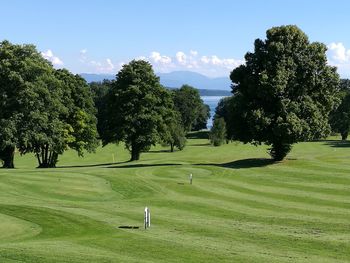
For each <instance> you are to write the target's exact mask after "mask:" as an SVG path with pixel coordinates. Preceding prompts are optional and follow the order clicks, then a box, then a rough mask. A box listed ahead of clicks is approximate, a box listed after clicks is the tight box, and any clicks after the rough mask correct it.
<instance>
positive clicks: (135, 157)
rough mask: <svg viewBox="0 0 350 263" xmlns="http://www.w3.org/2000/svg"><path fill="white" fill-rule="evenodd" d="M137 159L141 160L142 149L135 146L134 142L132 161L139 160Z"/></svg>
mask: <svg viewBox="0 0 350 263" xmlns="http://www.w3.org/2000/svg"><path fill="white" fill-rule="evenodd" d="M137 160H140V150H139V148H138V147H136V146H135V144H132V146H131V159H130V161H137Z"/></svg>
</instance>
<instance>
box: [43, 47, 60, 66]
mask: <svg viewBox="0 0 350 263" xmlns="http://www.w3.org/2000/svg"><path fill="white" fill-rule="evenodd" d="M41 55H42V56H43V58H45V59H47V60H48V61H50V62H51V63H52V64H53V65H54V66H61V65H63V62H62V60H61V59H60V58H59V57H56V56H55V55H54V54H53V52H52V50H51V49H48V50H47V51H46V52H41Z"/></svg>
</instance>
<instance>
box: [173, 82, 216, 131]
mask: <svg viewBox="0 0 350 263" xmlns="http://www.w3.org/2000/svg"><path fill="white" fill-rule="evenodd" d="M173 99H174V105H175V109H176V110H177V111H178V112H180V114H181V120H182V124H183V126H184V128H185V131H186V132H189V131H191V130H192V129H194V128H195V125H196V123H197V124H198V126H199V127H201V126H203V121H204V119H205V118H206V117H207V116H208V115H207V114H206V113H207V112H206V110H207V108H206V106H204V104H203V100H202V99H201V97H200V95H199V92H198V90H197V89H195V88H193V87H191V86H189V85H183V86H182V87H181V88H180V89H177V90H174V96H173ZM209 117H210V115H209ZM209 117H207V118H206V119H205V122H206V120H207V119H208V118H209ZM197 128H198V127H197Z"/></svg>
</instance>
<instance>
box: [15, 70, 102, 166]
mask: <svg viewBox="0 0 350 263" xmlns="http://www.w3.org/2000/svg"><path fill="white" fill-rule="evenodd" d="M38 80H40V81H38V82H37V83H35V85H34V86H33V91H35V92H36V93H37V95H38V99H37V102H36V103H35V104H33V103H31V100H28V101H27V102H26V105H28V107H27V108H28V109H30V116H29V119H28V121H26V122H25V123H24V124H23V125H22V126H21V127H20V128H19V130H23V132H22V133H21V134H22V136H21V137H20V138H19V141H18V146H17V147H18V149H19V151H20V152H21V153H22V154H23V153H27V152H33V153H35V155H36V157H37V160H38V164H39V166H38V167H39V168H53V167H56V164H57V161H58V156H59V155H60V154H62V153H63V152H64V151H65V150H67V149H68V148H69V149H73V150H76V151H77V152H78V155H79V156H83V153H84V150H86V151H88V152H93V151H94V150H95V149H96V147H97V146H98V141H97V129H96V117H95V107H94V103H93V100H92V94H91V91H90V89H89V87H88V85H87V83H86V81H85V80H84V79H82V78H81V77H80V76H78V75H73V74H71V73H70V72H69V71H68V70H66V69H62V70H61V69H60V70H53V72H52V74H51V75H46V76H44V78H43V79H38ZM25 131H26V132H25Z"/></svg>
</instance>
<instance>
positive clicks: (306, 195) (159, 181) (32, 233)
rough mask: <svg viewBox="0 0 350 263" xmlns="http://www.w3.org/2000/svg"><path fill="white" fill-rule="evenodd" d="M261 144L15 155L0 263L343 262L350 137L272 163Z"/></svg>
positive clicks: (2, 218)
mask: <svg viewBox="0 0 350 263" xmlns="http://www.w3.org/2000/svg"><path fill="white" fill-rule="evenodd" d="M266 149H267V147H265V146H259V147H254V146H251V145H243V144H239V143H231V144H228V145H224V146H222V147H218V148H216V147H212V146H210V145H209V144H208V141H207V140H205V139H190V140H189V141H188V144H187V147H186V148H185V149H184V151H182V152H179V151H178V152H175V153H170V152H167V151H165V150H168V149H166V148H161V147H157V148H154V149H152V151H151V152H149V153H143V154H142V155H141V160H140V161H138V162H127V160H128V159H129V154H128V152H126V151H125V150H124V149H123V147H121V146H119V147H117V146H114V145H109V146H107V147H105V148H99V149H98V150H97V152H96V154H88V155H86V156H85V157H84V158H79V157H77V156H76V153H75V152H73V151H68V152H66V153H65V154H64V155H63V156H61V157H60V160H59V163H58V166H59V167H58V168H56V169H35V168H34V167H35V166H36V165H37V163H36V160H35V159H34V157H33V156H31V155H26V156H23V157H20V156H16V160H15V161H16V166H17V169H14V170H0V262H1V263H4V262H9V263H10V262H35V263H39V262H350V143H341V142H340V141H320V142H309V143H299V144H297V145H295V146H294V148H293V150H292V152H291V153H290V154H289V156H288V158H287V159H286V160H285V161H283V162H280V163H275V164H272V163H271V162H270V160H269V159H268V158H269V156H268V154H267V153H266ZM113 159H114V162H115V163H113ZM191 173H192V174H193V184H192V185H190V184H189V175H190V174H191ZM145 206H148V207H149V208H150V210H151V219H152V222H151V223H152V225H151V227H150V228H149V229H147V230H144V229H143V211H144V208H145ZM120 226H139V227H140V228H139V229H123V228H119V227H120Z"/></svg>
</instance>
